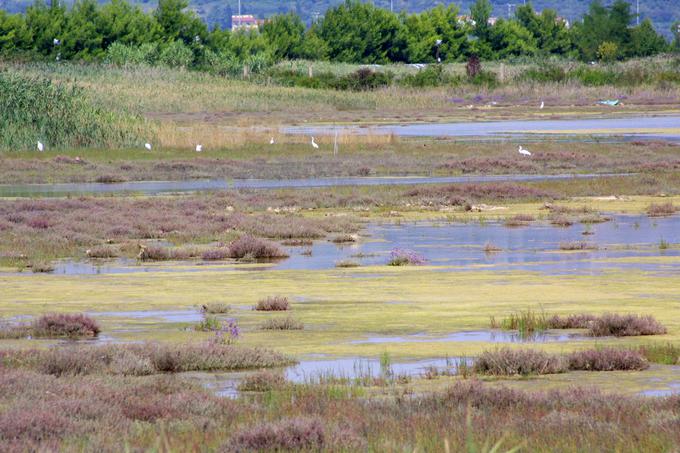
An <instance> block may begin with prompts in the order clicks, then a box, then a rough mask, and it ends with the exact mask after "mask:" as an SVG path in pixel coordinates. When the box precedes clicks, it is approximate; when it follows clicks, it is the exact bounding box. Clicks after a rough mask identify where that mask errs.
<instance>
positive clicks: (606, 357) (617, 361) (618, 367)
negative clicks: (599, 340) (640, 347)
mask: <svg viewBox="0 0 680 453" xmlns="http://www.w3.org/2000/svg"><path fill="white" fill-rule="evenodd" d="M567 362H568V364H569V369H570V370H574V371H579V370H580V371H640V370H645V369H647V368H649V363H648V362H647V359H646V358H645V357H644V355H642V353H640V352H639V351H633V350H630V349H615V348H604V349H589V350H587V351H577V352H572V353H571V354H569V355H568V356H567Z"/></svg>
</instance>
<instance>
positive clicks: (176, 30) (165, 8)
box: [154, 0, 208, 44]
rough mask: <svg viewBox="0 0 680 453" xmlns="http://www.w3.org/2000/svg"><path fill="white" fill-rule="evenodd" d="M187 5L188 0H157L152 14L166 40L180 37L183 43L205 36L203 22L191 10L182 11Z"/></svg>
mask: <svg viewBox="0 0 680 453" xmlns="http://www.w3.org/2000/svg"><path fill="white" fill-rule="evenodd" d="M188 6H189V1H188V0H159V1H158V8H156V11H155V12H154V16H155V18H156V20H157V21H158V24H159V25H160V27H161V30H162V31H163V37H164V38H165V40H166V41H168V42H172V41H175V40H177V39H181V40H182V41H184V43H185V44H190V43H192V42H194V41H195V40H196V39H197V38H198V40H200V41H204V40H205V39H206V38H207V36H208V29H207V27H206V25H205V23H203V21H202V20H201V19H200V18H199V17H198V16H197V15H196V14H195V13H194V12H193V11H184V10H185V9H186V8H187V7H188Z"/></svg>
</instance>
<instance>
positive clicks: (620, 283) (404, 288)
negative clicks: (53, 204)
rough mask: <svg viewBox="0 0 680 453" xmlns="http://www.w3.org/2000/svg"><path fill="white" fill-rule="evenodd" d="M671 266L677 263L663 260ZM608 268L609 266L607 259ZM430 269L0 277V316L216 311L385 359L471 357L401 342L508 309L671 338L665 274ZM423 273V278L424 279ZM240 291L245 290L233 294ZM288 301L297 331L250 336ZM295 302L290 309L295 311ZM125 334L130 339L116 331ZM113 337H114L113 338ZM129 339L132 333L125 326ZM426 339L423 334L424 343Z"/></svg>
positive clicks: (675, 318)
mask: <svg viewBox="0 0 680 453" xmlns="http://www.w3.org/2000/svg"><path fill="white" fill-rule="evenodd" d="M656 259H665V260H668V261H674V262H677V260H678V258H677V257H663V258H656ZM611 261H614V260H611ZM442 270H446V269H441V268H436V267H429V266H423V267H404V268H393V267H387V266H385V267H380V268H376V267H363V268H358V269H351V270H339V269H332V270H327V271H269V272H265V273H249V272H238V271H222V272H214V271H206V272H199V273H196V272H187V273H183V272H177V273H172V274H171V275H170V274H163V273H143V274H128V275H99V276H92V277H90V276H81V277H79V276H12V277H0V284H1V285H2V287H3V304H2V307H1V308H0V310H1V311H0V314H2V315H3V316H12V315H18V314H31V315H38V314H41V313H44V312H46V311H50V312H51V311H65V312H77V311H107V312H111V311H134V310H169V309H175V310H176V309H187V308H191V307H194V306H196V305H197V304H199V303H211V302H220V303H228V304H230V305H231V306H232V308H233V311H232V312H231V313H230V314H229V317H230V318H235V319H237V320H238V323H239V326H240V327H241V328H242V329H243V334H242V340H241V342H242V343H243V344H244V345H248V346H266V347H270V348H274V349H276V350H279V351H281V352H284V353H290V354H296V355H302V354H313V353H322V354H333V355H339V356H373V357H376V356H378V355H379V354H380V353H381V352H383V351H387V352H389V353H390V354H392V355H393V356H394V357H395V358H418V357H444V356H447V355H448V356H451V357H454V356H460V355H473V354H475V353H478V352H480V351H482V350H484V349H488V348H489V346H490V345H489V343H486V342H457V343H456V342H445V341H436V339H435V340H433V341H431V342H427V341H424V340H423V338H418V341H414V340H413V339H411V340H409V338H408V335H411V334H418V333H426V334H428V335H432V337H433V338H436V337H437V336H440V337H441V336H444V335H446V334H450V333H454V332H458V331H464V330H485V329H487V328H488V323H489V319H490V317H491V316H496V317H502V316H505V315H507V314H510V313H513V312H515V311H516V310H518V309H526V308H531V309H533V310H543V311H544V312H545V313H547V314H563V315H564V314H570V313H582V312H588V313H594V314H598V313H602V312H617V313H637V314H650V315H653V316H654V317H655V318H656V319H657V320H659V322H661V323H662V324H663V325H664V326H666V327H667V329H668V334H667V335H663V336H659V337H655V338H658V339H659V340H663V341H673V342H677V341H678V340H680V321H679V320H680V311H679V310H680V309H679V308H678V307H677V304H675V303H674V300H675V297H676V296H677V293H678V290H680V286H678V282H677V278H675V277H674V276H672V275H668V276H663V275H650V274H648V273H645V272H641V271H626V272H604V273H603V274H602V275H596V276H583V275H578V276H564V275H561V276H548V275H543V274H541V273H531V272H513V271H509V272H497V271H496V272H493V273H490V272H484V271H483V270H472V269H470V270H468V269H463V268H460V269H456V271H451V272H436V273H433V272H434V271H442ZM433 275H434V277H433ZM243 288H248V291H247V292H246V291H244V290H243ZM272 293H274V294H287V295H290V296H291V297H292V308H291V309H292V312H293V313H294V315H295V317H296V318H297V319H298V320H299V321H301V322H303V323H304V325H305V330H303V331H281V332H278V331H261V330H259V326H260V324H261V323H262V322H264V321H265V320H267V319H268V318H270V317H271V316H272V315H271V314H270V313H266V312H257V311H253V310H251V306H252V305H253V304H254V303H255V302H256V301H257V300H258V299H260V298H263V297H266V296H268V295H270V294H272ZM298 301H299V302H298ZM153 321H154V320H143V321H140V320H131V319H127V318H126V317H125V316H124V315H121V317H120V318H113V319H112V318H102V332H103V333H111V334H113V335H115V336H120V338H123V339H143V340H149V339H162V340H168V341H188V340H199V339H205V338H207V337H208V336H209V335H210V334H207V333H206V334H203V333H200V332H195V331H187V330H185V329H183V328H182V327H186V324H182V323H175V324H172V323H160V322H158V321H157V320H156V321H155V322H153ZM130 328H139V331H133V332H126V330H129V329H130ZM118 329H120V331H119V332H116V330H118ZM135 330H136V329H135ZM370 336H390V337H392V336H394V337H402V338H401V339H400V340H399V341H394V342H387V343H381V344H371V343H364V344H353V343H352V341H354V340H362V339H366V338H367V337H370ZM426 338H427V337H426ZM640 341H641V339H640V338H637V337H636V338H625V339H616V340H614V339H609V338H606V339H597V340H595V339H593V340H577V341H568V342H564V343H562V342H560V343H545V344H538V345H536V347H538V348H541V349H545V350H548V351H553V352H560V351H568V350H572V349H576V348H585V347H592V346H593V345H621V346H623V345H628V346H630V345H635V344H638V343H640Z"/></svg>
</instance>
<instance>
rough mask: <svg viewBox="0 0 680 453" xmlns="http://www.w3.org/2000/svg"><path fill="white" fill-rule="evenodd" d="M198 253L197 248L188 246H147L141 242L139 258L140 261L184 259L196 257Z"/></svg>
mask: <svg viewBox="0 0 680 453" xmlns="http://www.w3.org/2000/svg"><path fill="white" fill-rule="evenodd" d="M197 255H198V251H197V250H194V249H192V248H188V247H178V248H171V247H162V246H159V245H149V246H146V245H141V244H140V246H139V253H138V254H137V259H138V260H140V261H171V260H177V261H182V260H188V259H191V258H195V257H196V256H197Z"/></svg>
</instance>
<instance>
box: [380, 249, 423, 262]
mask: <svg viewBox="0 0 680 453" xmlns="http://www.w3.org/2000/svg"><path fill="white" fill-rule="evenodd" d="M425 263H427V260H426V259H425V257H423V255H421V254H420V253H418V252H414V251H413V250H404V249H393V250H392V251H391V252H390V259H389V261H388V262H387V265H388V266H422V265H424V264H425Z"/></svg>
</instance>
